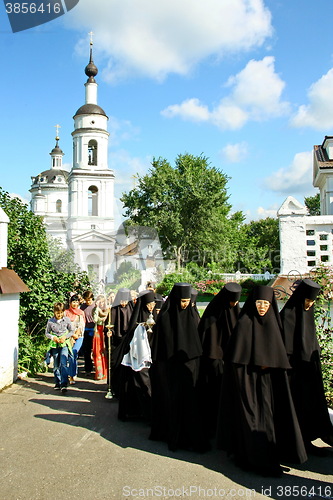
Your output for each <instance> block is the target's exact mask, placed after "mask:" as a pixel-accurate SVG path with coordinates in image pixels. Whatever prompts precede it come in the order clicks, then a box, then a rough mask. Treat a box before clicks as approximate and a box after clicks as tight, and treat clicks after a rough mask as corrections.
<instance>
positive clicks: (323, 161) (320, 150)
mask: <svg viewBox="0 0 333 500" xmlns="http://www.w3.org/2000/svg"><path fill="white" fill-rule="evenodd" d="M314 152H315V155H316V158H317V161H318V163H319V164H320V168H332V167H333V161H332V160H330V159H329V158H328V156H327V151H326V149H325V148H324V147H323V145H320V146H319V145H318V146H314Z"/></svg>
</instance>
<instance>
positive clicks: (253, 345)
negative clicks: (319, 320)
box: [225, 285, 291, 369]
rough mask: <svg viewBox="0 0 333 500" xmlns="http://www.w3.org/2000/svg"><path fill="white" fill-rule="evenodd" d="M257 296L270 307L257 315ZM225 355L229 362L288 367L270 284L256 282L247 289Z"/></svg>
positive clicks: (275, 303) (277, 311)
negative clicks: (246, 296) (248, 291)
mask: <svg viewBox="0 0 333 500" xmlns="http://www.w3.org/2000/svg"><path fill="white" fill-rule="evenodd" d="M256 300H267V301H268V302H270V307H269V309H268V311H267V312H266V314H265V315H264V316H260V315H259V313H258V311H257V307H256ZM225 358H226V359H228V361H231V362H232V363H238V364H242V365H252V366H259V367H270V368H284V369H288V368H291V367H290V364H289V361H288V357H287V353H286V350H285V347H284V344H283V340H282V325H281V320H280V315H279V310H278V305H277V302H276V299H275V296H274V290H273V288H271V287H269V286H262V285H257V286H255V287H254V288H253V289H252V291H251V292H250V294H249V296H248V298H247V300H246V302H245V304H244V306H243V308H242V311H241V313H240V315H239V319H238V322H237V324H236V327H235V330H234V333H233V334H232V335H231V337H230V340H229V343H228V346H227V349H226V356H225Z"/></svg>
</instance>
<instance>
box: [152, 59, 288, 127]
mask: <svg viewBox="0 0 333 500" xmlns="http://www.w3.org/2000/svg"><path fill="white" fill-rule="evenodd" d="M226 87H227V88H229V87H230V88H231V92H230V94H229V95H228V96H226V97H224V98H223V99H222V100H221V102H220V103H219V105H218V106H216V107H215V108H213V109H212V110H211V111H210V110H209V108H208V107H207V106H206V105H204V104H202V103H201V102H200V101H199V99H196V98H192V99H187V100H185V101H183V102H182V103H181V104H173V105H171V106H168V107H167V108H165V109H164V110H163V111H162V112H161V114H162V115H163V116H166V117H167V118H173V117H175V116H180V117H181V118H182V119H184V120H190V121H196V122H208V123H212V124H213V125H215V126H217V127H219V128H220V129H222V130H237V129H240V128H242V127H243V126H244V125H245V124H246V123H247V122H248V121H250V120H252V121H264V120H267V119H269V118H273V117H278V116H283V115H286V114H287V113H289V109H290V106H289V103H288V102H285V101H282V100H281V95H282V92H283V89H284V87H285V83H284V82H283V80H281V78H280V77H279V75H278V74H277V73H275V67H274V57H271V56H267V57H264V58H263V59H262V60H261V61H255V60H251V61H249V62H248V64H247V65H246V66H245V68H244V69H243V70H242V71H240V72H239V73H238V74H237V75H235V76H232V77H231V78H229V80H228V81H227V83H226Z"/></svg>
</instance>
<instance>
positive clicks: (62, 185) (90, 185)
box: [30, 42, 163, 282]
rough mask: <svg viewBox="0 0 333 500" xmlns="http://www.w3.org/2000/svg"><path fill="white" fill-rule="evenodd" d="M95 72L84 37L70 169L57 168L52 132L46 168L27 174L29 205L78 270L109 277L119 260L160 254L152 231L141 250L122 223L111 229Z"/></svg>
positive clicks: (146, 263) (142, 265) (140, 264)
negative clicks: (82, 92) (85, 57)
mask: <svg viewBox="0 0 333 500" xmlns="http://www.w3.org/2000/svg"><path fill="white" fill-rule="evenodd" d="M97 73H98V69H97V67H96V66H95V64H94V62H93V56H92V42H90V60H89V63H88V65H87V66H86V68H85V74H86V75H87V77H88V79H87V81H86V83H85V102H84V104H83V105H82V106H81V107H80V108H79V109H78V110H77V111H76V113H75V115H74V117H73V118H74V130H73V132H72V137H73V165H72V168H71V170H70V172H67V171H65V170H64V169H63V166H62V157H63V156H64V153H63V151H62V150H61V149H60V147H59V136H58V133H57V136H56V145H55V147H54V149H53V150H52V151H51V153H50V155H51V165H50V168H49V169H48V170H45V171H43V172H42V173H40V174H39V175H37V176H35V177H32V186H31V189H30V192H31V210H32V211H33V212H34V213H35V214H38V215H41V216H43V217H44V222H45V224H46V229H47V232H48V233H49V234H50V235H52V236H53V237H56V238H60V239H61V241H62V243H63V246H64V247H67V248H69V249H72V250H74V253H75V260H76V262H77V263H78V264H79V265H80V267H81V269H82V270H85V271H87V272H89V273H90V274H91V273H93V275H94V276H95V279H96V280H97V281H98V282H101V281H108V282H111V281H112V279H113V273H114V271H115V270H116V269H118V267H119V265H120V264H121V263H122V262H124V261H130V262H131V263H132V265H133V266H134V267H135V268H136V269H139V270H140V271H145V270H146V269H147V267H152V262H153V261H154V262H155V264H156V265H157V264H159V263H163V259H161V255H160V254H161V250H160V246H159V242H158V245H157V243H156V238H155V236H154V237H153V239H152V241H151V242H150V243H149V242H148V241H147V238H144V239H145V243H144V246H145V249H146V251H142V250H143V246H142V245H143V241H141V240H140V241H136V240H135V239H134V238H133V234H132V236H131V237H130V238H125V239H124V234H123V230H122V228H121V229H120V231H118V232H117V231H116V230H115V227H114V203H115V202H114V181H115V176H114V172H113V170H111V169H109V167H108V140H109V133H108V131H107V123H108V117H107V115H106V113H105V111H104V110H103V109H102V108H101V107H100V106H99V105H98V103H97V83H96V80H95V76H96V75H97ZM128 245H130V248H129V247H128ZM149 245H150V246H149ZM156 245H157V246H158V248H156ZM157 255H158V258H157ZM148 257H149V258H148ZM150 257H151V258H150Z"/></svg>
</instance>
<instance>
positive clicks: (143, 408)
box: [111, 290, 154, 421]
mask: <svg viewBox="0 0 333 500" xmlns="http://www.w3.org/2000/svg"><path fill="white" fill-rule="evenodd" d="M153 301H154V294H153V292H151V291H148V290H147V291H145V292H143V293H142V294H140V295H139V296H138V298H137V301H136V304H135V306H134V310H133V312H132V315H131V319H130V321H129V324H128V329H127V331H126V334H125V335H124V336H123V338H122V339H121V341H120V344H119V345H118V346H117V347H116V348H115V350H114V352H113V356H112V377H111V380H112V388H113V391H114V392H115V394H116V395H117V397H118V399H119V406H118V418H119V419H120V420H127V419H133V418H139V419H144V420H147V421H150V416H151V384H150V377H149V367H144V368H142V369H141V370H140V371H135V370H133V369H132V368H131V367H130V366H124V365H123V364H122V361H123V358H124V356H125V354H127V353H128V352H129V350H130V344H131V341H132V339H133V335H134V332H135V329H136V328H137V326H138V324H139V323H145V322H146V320H147V319H148V317H149V315H150V312H149V311H148V309H147V307H146V304H147V303H148V302H153Z"/></svg>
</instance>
